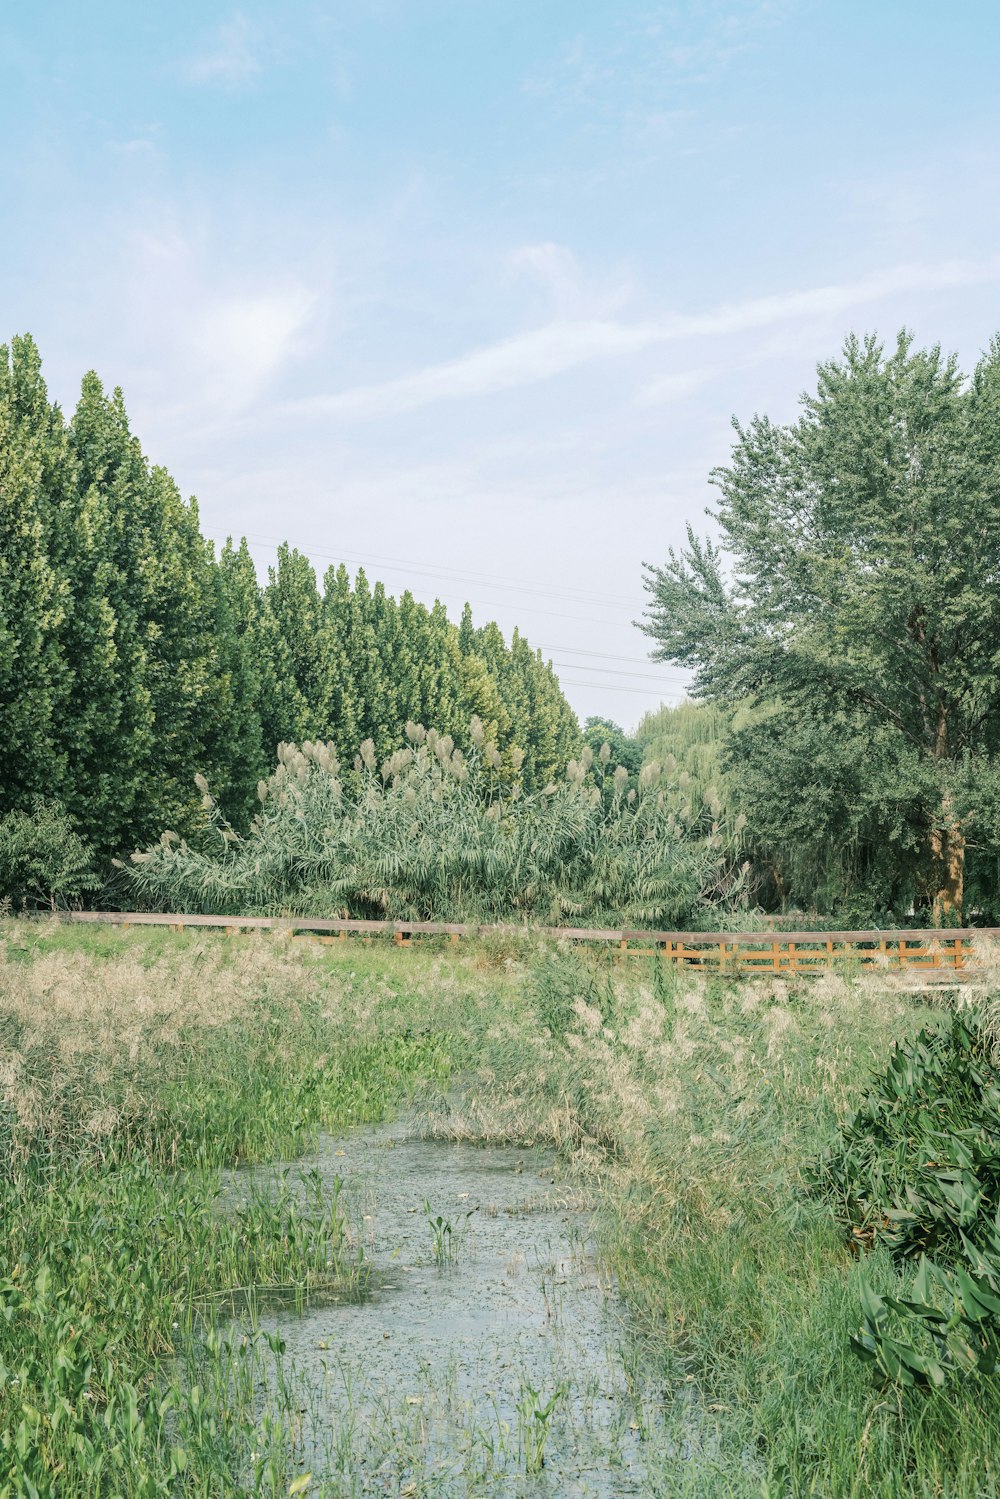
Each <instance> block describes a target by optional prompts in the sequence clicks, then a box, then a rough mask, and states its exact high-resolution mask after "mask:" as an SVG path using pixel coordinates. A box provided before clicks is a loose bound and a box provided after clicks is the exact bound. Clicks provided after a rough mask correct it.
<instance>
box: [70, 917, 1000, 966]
mask: <svg viewBox="0 0 1000 1499" xmlns="http://www.w3.org/2000/svg"><path fill="white" fill-rule="evenodd" d="M60 919H61V920H65V921H72V922H93V923H97V924H101V925H111V926H122V927H133V926H166V927H170V928H171V930H173V931H183V930H184V929H185V928H187V927H196V928H203V927H215V928H221V929H222V930H224V931H226V932H228V933H230V934H234V933H236V932H240V931H256V930H265V931H284V932H288V933H290V934H292V935H299V936H309V937H312V938H315V939H316V940H318V941H321V942H338V941H339V942H346V941H347V939H348V938H349V937H351V936H354V937H360V938H362V939H363V940H365V939H366V940H371V939H372V938H373V937H389V938H391V939H392V940H393V941H394V942H395V943H397V944H398V945H399V946H402V947H407V946H409V944H410V943H411V942H412V940H413V938H414V937H448V938H449V939H450V940H451V942H453V943H456V942H458V941H459V940H460V938H462V937H491V936H509V935H513V936H530V935H536V936H544V937H549V938H554V939H557V940H563V941H567V942H592V943H593V942H597V943H602V944H604V945H606V946H608V945H610V946H613V947H614V948H615V949H616V951H617V954H618V955H620V956H621V957H623V958H638V957H651V956H654V955H655V956H658V957H660V958H662V959H663V960H664V961H665V962H667V963H671V964H673V965H675V966H677V967H683V968H702V969H708V970H714V971H716V972H726V973H779V974H790V973H815V972H818V971H821V970H823V969H827V968H830V967H833V966H835V965H838V964H842V963H844V962H847V961H849V962H854V963H858V964H862V965H865V966H873V965H875V966H881V967H888V968H896V969H900V968H930V969H950V970H952V971H955V970H958V971H961V970H965V969H967V968H969V967H972V966H975V953H974V947H973V944H974V943H975V941H976V939H977V938H987V939H990V940H993V941H996V940H997V939H998V938H1000V928H998V927H980V928H975V929H971V928H948V929H940V930H939V929H930V930H926V929H913V930H907V931H858V932H775V931H767V932H657V931H639V930H635V931H633V930H630V929H627V928H611V927H596V928H592V927H562V926H559V927H533V926H516V925H509V924H500V925H486V924H481V923H470V922H452V921H360V920H340V919H337V918H333V917H330V918H322V917H313V916H198V915H177V914H173V915H172V914H165V913H162V912H159V911H69V912H64V913H61V915H60Z"/></svg>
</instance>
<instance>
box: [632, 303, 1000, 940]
mask: <svg viewBox="0 0 1000 1499" xmlns="http://www.w3.org/2000/svg"><path fill="white" fill-rule="evenodd" d="M802 405H803V411H802V415H801V416H800V418H799V420H798V421H796V422H794V423H792V424H790V425H788V426H778V425H776V424H775V423H773V422H771V421H770V420H769V419H768V418H767V417H763V416H758V417H755V418H754V419H753V421H752V422H751V423H750V424H749V426H747V427H742V426H740V424H739V423H738V422H734V426H735V429H736V433H737V440H736V443H735V445H734V449H733V457H732V462H731V464H730V466H729V467H722V468H718V469H716V470H715V471H714V472H713V475H712V478H713V481H714V483H715V484H716V485H717V487H718V488H719V490H720V492H721V496H722V498H721V503H720V505H719V508H718V511H717V513H716V516H715V518H716V519H717V521H718V524H719V530H720V536H721V542H720V544H719V545H716V544H715V543H713V542H712V541H702V540H699V539H698V538H697V537H696V536H695V534H694V532H693V531H692V530H691V529H690V528H689V530H688V547H687V548H686V549H685V550H683V551H682V552H680V553H679V554H678V553H675V552H673V551H671V553H670V555H669V559H668V561H667V562H666V564H665V565H664V566H663V567H655V566H650V565H648V564H647V575H646V587H647V588H648V590H649V593H650V606H649V608H648V610H647V614H646V619H645V621H644V623H643V626H642V628H644V629H645V631H646V632H647V634H649V635H650V636H651V637H652V638H653V639H654V640H655V642H656V648H655V651H654V656H655V658H656V659H658V660H666V661H673V662H676V663H679V664H682V665H685V666H689V667H693V668H694V669H695V670H696V672H697V681H696V686H697V691H698V692H699V693H700V694H702V695H705V696H707V697H709V698H714V699H716V700H719V701H727V700H728V701H729V702H731V703H732V702H735V701H739V700H740V699H743V698H745V697H746V696H747V695H751V696H762V697H767V698H780V700H781V702H782V703H783V705H784V707H785V710H786V711H787V712H788V713H789V714H790V715H792V716H793V718H794V719H795V720H796V721H798V722H800V723H805V722H806V721H807V720H810V719H812V720H814V721H818V722H821V723H824V724H830V723H831V722H832V720H833V719H834V718H835V717H836V716H837V715H843V714H846V715H848V717H849V718H850V720H851V722H852V723H853V724H855V725H856V724H857V723H858V722H860V723H862V724H863V725H864V730H865V735H866V742H868V743H874V742H875V738H876V736H877V735H887V736H888V743H887V745H886V749H885V752H886V754H887V755H888V756H889V758H890V759H891V758H892V756H893V754H895V756H896V758H897V759H898V761H899V763H901V764H903V763H906V762H907V761H912V762H914V763H915V765H916V766H917V767H918V768H919V775H920V779H921V784H922V786H923V783H924V782H925V781H926V780H928V779H929V780H930V781H931V783H932V785H933V795H932V796H931V797H930V798H929V799H928V801H927V803H926V805H927V809H928V810H927V811H926V813H925V817H924V824H923V827H922V830H921V841H922V846H923V860H922V872H921V883H922V887H923V890H924V893H925V895H926V898H927V899H928V900H929V901H930V903H931V906H932V910H933V914H934V919H935V920H936V921H938V922H948V921H953V920H958V919H959V918H960V916H961V908H962V897H963V880H964V864H965V848H966V832H967V827H968V818H969V816H970V815H971V814H970V813H969V812H967V811H966V810H963V805H962V803H961V801H960V796H959V791H960V787H962V786H963V785H966V784H967V783H968V766H969V763H970V762H972V763H975V762H979V761H981V762H988V761H989V759H990V756H991V755H992V753H993V752H994V751H995V749H996V748H997V746H998V744H1000V676H998V666H1000V340H997V341H994V342H993V344H992V345H991V346H990V349H989V351H988V352H987V354H986V355H985V357H984V358H983V359H982V360H981V362H980V363H979V365H978V366H977V368H976V370H975V372H974V374H973V376H972V378H971V380H969V381H966V380H965V379H964V378H963V376H962V374H961V372H960V371H959V368H958V364H957V361H956V360H955V358H954V357H951V358H946V357H944V356H943V355H942V353H941V351H940V349H939V348H937V347H935V348H932V349H929V350H917V351H914V349H913V348H912V340H911V337H910V335H909V334H907V333H905V332H904V333H902V334H900V336H899V339H898V341H897V344H896V347H895V349H894V350H893V352H892V353H891V354H889V355H888V356H886V354H885V351H884V348H883V346H882V345H881V344H879V343H878V342H877V341H876V339H874V338H872V337H869V338H866V339H864V340H863V341H859V340H858V339H856V338H853V337H852V338H849V339H848V340H847V342H846V344H845V346H844V351H843V357H842V358H841V359H839V360H833V361H831V362H829V363H826V364H821V365H820V366H819V370H818V382H817V388H816V392H815V393H814V394H807V395H805V396H803V398H802Z"/></svg>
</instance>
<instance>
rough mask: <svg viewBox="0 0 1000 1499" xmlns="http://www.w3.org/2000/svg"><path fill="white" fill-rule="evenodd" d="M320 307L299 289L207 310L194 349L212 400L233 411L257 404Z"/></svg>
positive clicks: (230, 299) (236, 299) (230, 300)
mask: <svg viewBox="0 0 1000 1499" xmlns="http://www.w3.org/2000/svg"><path fill="white" fill-rule="evenodd" d="M317 308H318V299H317V297H316V296H315V295H314V294H313V293H312V292H310V291H309V290H307V288H306V287H304V286H300V285H297V284H292V285H288V286H283V287H277V288H271V289H269V290H267V291H262V292H255V293H251V294H248V295H245V296H225V297H221V298H218V299H216V300H215V301H212V302H209V303H208V304H207V305H206V306H204V307H203V309H202V315H201V318H200V323H199V329H198V333H197V335H196V336H195V339H194V345H195V350H196V353H197V355H198V357H199V360H200V363H201V365H202V367H203V369H204V371H205V373H206V376H207V383H208V386H209V395H210V398H211V399H214V401H215V402H216V403H218V404H219V405H221V406H223V407H228V408H229V409H230V410H232V409H239V408H242V407H245V406H247V405H248V404H249V403H250V402H251V401H253V400H254V398H255V397H256V396H257V395H259V394H260V392H261V391H262V390H263V389H264V388H265V387H266V385H267V383H268V381H269V380H270V379H271V378H272V376H273V375H274V374H275V373H276V372H277V371H278V370H279V369H280V368H281V367H282V366H283V365H285V364H287V363H288V361H289V360H290V359H291V358H292V357H293V356H294V355H295V354H296V352H297V351H298V350H299V348H300V347H301V345H302V342H303V339H304V337H305V335H306V334H307V333H308V330H309V328H310V326H311V324H312V323H313V321H314V318H315V316H316V313H317Z"/></svg>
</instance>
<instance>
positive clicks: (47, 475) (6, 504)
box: [0, 338, 71, 814]
mask: <svg viewBox="0 0 1000 1499" xmlns="http://www.w3.org/2000/svg"><path fill="white" fill-rule="evenodd" d="M64 451H65V450H64V443H63V434H62V422H61V418H60V417H59V415H58V413H55V412H53V411H51V409H50V407H49V404H48V398H47V395H46V392H45V387H44V385H43V384H42V379H41V368H40V362H39V359H38V351H37V349H36V348H35V346H34V344H33V343H32V341H31V340H30V339H26V338H22V339H15V340H14V341H13V344H12V346H11V347H10V348H9V349H8V348H2V349H0V814H2V813H3V812H7V811H11V810H14V809H16V808H18V807H20V806H22V805H23V804H24V802H25V800H26V798H28V797H29V796H31V795H32V794H33V793H36V792H38V793H51V792H52V790H53V789H54V787H55V786H57V785H58V784H59V783H60V782H61V781H62V779H63V769H64V767H63V765H62V763H61V756H60V753H59V748H58V746H57V745H56V743H55V741H54V739H53V722H54V719H55V715H56V712H57V708H58V705H59V702H60V699H61V697H62V696H63V695H64V693H65V690H66V675H67V669H66V663H65V661H64V659H63V658H62V655H61V652H60V650H59V641H58V636H59V630H60V628H61V627H62V625H63V623H64V621H65V619H66V616H67V613H68V611H69V609H70V608H71V601H70V598H69V590H68V586H67V582H66V579H65V578H64V577H63V576H61V574H60V572H59V570H58V569H57V567H56V566H54V564H53V560H52V557H51V554H50V540H51V532H52V525H53V517H54V515H55V514H56V513H57V512H58V509H59V506H60V503H61V498H62V496H61V494H60V488H61V484H62V481H63V475H62V474H61V472H60V465H59V461H58V459H59V455H60V454H63V455H64Z"/></svg>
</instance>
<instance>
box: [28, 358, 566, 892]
mask: <svg viewBox="0 0 1000 1499" xmlns="http://www.w3.org/2000/svg"><path fill="white" fill-rule="evenodd" d="M473 714H478V715H479V717H480V718H481V719H482V721H483V722H484V723H485V724H486V725H487V728H488V732H489V733H490V735H491V736H492V739H493V741H494V743H495V744H496V746H497V748H498V751H499V753H500V754H501V756H502V757H504V759H505V764H506V765H507V767H508V769H510V768H511V761H510V752H511V750H512V748H513V746H514V745H517V746H519V748H520V751H521V755H522V759H521V765H520V771H519V776H520V779H521V781H522V783H523V785H524V786H525V788H526V789H527V790H531V789H536V788H537V787H540V786H542V785H544V784H545V783H546V781H547V780H548V779H549V777H550V776H551V775H552V773H553V772H554V771H555V770H556V769H557V767H558V766H560V765H562V764H564V763H565V761H566V759H567V758H568V756H569V755H570V754H572V753H573V752H574V751H575V750H577V749H578V747H579V742H580V735H579V728H578V725H577V723H576V719H575V717H574V715H573V713H572V710H571V709H570V707H569V705H568V703H567V702H566V700H565V698H564V697H563V695H562V693H561V691H560V689H559V684H558V682H557V680H556V678H555V676H554V674H553V672H552V669H551V667H550V666H548V665H547V664H546V663H545V662H544V661H543V660H542V658H541V655H540V653H539V652H537V651H533V650H531V648H530V647H529V645H528V643H527V642H526V641H525V640H524V639H523V637H521V636H520V635H518V634H517V633H515V635H514V638H513V640H512V642H511V643H510V645H508V644H507V643H506V642H505V641H504V639H503V637H502V635H501V634H500V631H499V630H498V629H497V627H496V626H495V625H487V626H486V627H485V628H482V629H477V628H475V627H474V625H473V623H472V619H471V616H470V614H469V613H468V611H466V614H465V615H464V617H463V619H462V621H461V624H460V625H456V624H454V623H452V622H451V621H449V620H448V618H447V615H446V614H445V611H444V609H443V607H442V606H441V605H440V604H437V605H435V606H434V608H432V609H427V608H425V607H424V606H423V605H422V604H418V603H417V602H416V601H415V600H414V599H413V598H412V597H411V595H409V594H408V593H407V594H404V595H403V596H402V598H400V599H399V600H396V599H393V598H390V597H389V596H388V595H387V594H386V593H385V590H384V589H383V588H382V586H381V585H380V584H376V585H375V586H374V587H371V586H369V583H368V580H367V579H366V577H365V575H364V573H363V572H359V573H358V574H357V577H356V578H355V579H354V580H353V582H352V580H351V578H350V577H349V576H348V574H347V572H346V569H344V568H343V567H340V568H331V569H330V571H329V572H328V573H327V575H326V577H325V579H324V580H323V587H322V589H320V588H319V586H318V585H317V579H316V575H315V572H314V570H313V568H312V566H311V564H310V563H309V561H308V560H307V558H305V557H304V556H302V555H301V554H300V553H298V552H296V551H295V550H294V549H291V548H289V547H282V548H281V549H280V550H279V553H278V559H277V563H276V565H275V566H274V567H273V568H272V569H271V570H270V574H269V578H268V581H267V583H266V585H265V586H263V587H262V586H261V585H260V583H259V581H258V578H257V574H256V571H255V568H254V564H253V561H252V559H251V557H250V554H249V552H248V550H247V547H246V544H245V542H244V543H241V544H240V545H239V546H234V545H232V544H231V543H227V545H226V546H225V547H224V548H223V550H222V553H221V555H220V556H219V557H218V558H216V556H215V555H214V551H213V547H212V545H211V543H210V542H209V541H207V540H206V538H205V537H204V536H203V535H202V534H201V530H200V528H199V520H198V509H197V505H196V503H195V501H194V500H190V501H185V500H184V499H182V497H181V495H180V493H179V492H178V490H177V486H176V485H175V484H174V482H173V480H172V479H171V478H170V475H169V474H168V473H167V472H166V470H165V469H163V468H159V467H155V466H151V465H150V464H149V462H148V461H147V459H146V458H145V456H144V454H143V452H142V449H141V447H140V445H139V442H138V439H137V438H136V437H135V436H134V435H133V434H132V432H131V430H130V428H129V423H128V418H127V415H126V412H125V406H124V402H123V399H122V396H121V392H120V391H115V393H114V394H113V395H111V396H108V395H107V394H105V392H104V390H103V389H102V387H101V384H100V381H99V380H98V379H97V376H96V375H94V374H89V375H87V376H86V378H85V380H84V382H83V391H82V394H81V397H80V401H79V403H78V405H77V407H76V410H75V411H74V413H73V415H72V417H71V418H70V419H69V420H67V419H66V418H65V417H64V415H63V413H62V412H61V411H60V409H59V408H58V406H56V405H54V404H53V403H51V402H50V400H49V398H48V393H47V391H46V388H45V384H44V381H43V379H42V374H41V365H40V360H39V355H38V351H37V349H36V347H35V345H34V343H33V342H32V340H31V339H30V338H19V339H15V340H14V341H13V343H12V345H11V346H10V348H9V349H6V348H5V349H3V350H2V351H0V816H3V815H4V814H6V813H18V812H24V813H27V812H29V811H30V810H31V809H32V807H33V805H34V803H33V798H35V797H37V796H44V797H45V798H47V799H49V800H51V801H58V803H59V804H60V806H61V807H62V808H63V810H64V812H65V815H66V817H67V818H68V820H69V826H70V828H71V829H72V831H74V832H75V833H76V834H78V835H79V836H80V837H81V838H83V839H84V840H85V841H86V842H87V843H88V844H89V845H91V846H92V847H93V848H94V850H95V852H96V855H97V857H98V861H99V863H100V864H101V865H102V866H103V864H104V861H105V860H106V858H107V856H108V855H110V854H113V853H117V852H120V851H121V850H122V849H123V848H124V849H127V848H129V847H134V846H135V845H136V843H141V842H144V841H147V840H148V839H149V838H152V837H155V836H156V834H157V833H158V832H159V830H160V829H161V828H163V827H165V826H168V825H169V826H171V827H174V828H177V829H179V830H180V831H182V832H193V831H194V830H195V829H196V828H197V826H198V824H199V822H200V821H201V816H202V814H201V808H200V803H199V799H198V797H197V795H196V794H195V792H194V790H193V781H192V777H193V776H194V775H195V773H196V772H197V773H201V774H203V775H207V776H208V777H210V778H211V781H212V785H213V787H214V788H215V792H216V795H217V797H218V800H219V803H220V805H221V806H222V807H223V809H224V810H225V813H226V815H227V817H228V818H229V819H230V820H231V821H232V822H233V823H234V825H235V826H237V827H244V826H245V825H246V821H247V819H248V817H249V815H250V812H251V811H252V808H253V806H254V805H255V787H256V784H257V781H258V780H259V779H260V778H261V777H262V776H264V775H266V774H267V772H268V769H269V767H270V766H271V765H272V764H273V762H274V754H275V748H276V746H277V744H278V743H279V742H280V741H282V740H289V739H296V740H297V739H302V738H317V737H318V738H322V739H324V740H326V739H332V740H334V741H335V742H336V743H338V744H340V745H344V746H349V745H354V744H357V743H358V742H359V741H360V740H362V739H364V738H371V739H372V740H373V741H374V743H375V745H376V748H377V752H378V754H379V755H383V754H385V753H388V752H389V751H390V750H391V749H392V747H393V746H394V745H395V744H397V743H398V741H399V738H400V736H401V734H402V729H403V725H404V723H405V722H406V720H407V719H408V718H419V719H424V720H425V721H428V722H430V721H433V722H434V723H436V724H438V725H439V726H440V728H441V732H443V733H450V734H452V735H453V737H454V738H456V740H458V741H459V742H462V734H463V732H464V731H465V729H466V726H467V725H468V723H469V721H470V719H471V717H472V715H473ZM2 893H3V892H2V890H0V894H2Z"/></svg>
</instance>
